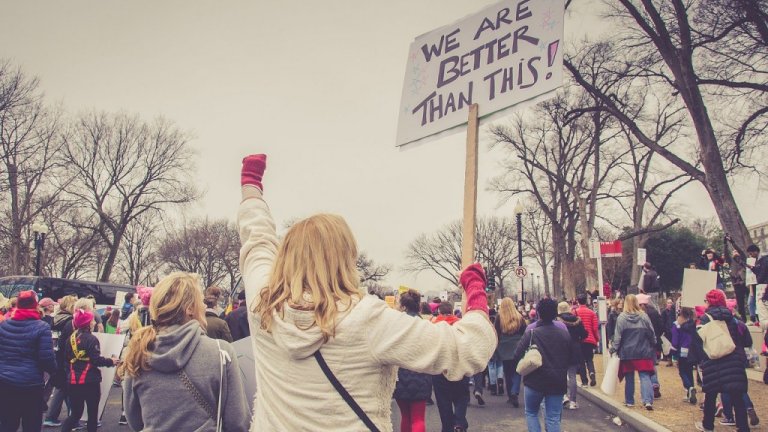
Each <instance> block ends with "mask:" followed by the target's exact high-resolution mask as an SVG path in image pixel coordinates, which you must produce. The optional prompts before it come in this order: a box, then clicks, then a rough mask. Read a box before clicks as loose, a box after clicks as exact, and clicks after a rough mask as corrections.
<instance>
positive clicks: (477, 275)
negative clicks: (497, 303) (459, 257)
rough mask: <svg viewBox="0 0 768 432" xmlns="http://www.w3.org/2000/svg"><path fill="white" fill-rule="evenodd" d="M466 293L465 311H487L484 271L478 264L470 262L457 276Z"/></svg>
mask: <svg viewBox="0 0 768 432" xmlns="http://www.w3.org/2000/svg"><path fill="white" fill-rule="evenodd" d="M459 282H460V283H461V286H462V287H464V292H466V293H467V308H466V311H467V312H469V311H471V310H481V311H484V312H485V313H488V295H487V294H486V293H485V271H484V270H483V266H481V265H480V264H477V263H475V264H472V265H471V266H469V267H467V268H465V269H464V271H463V272H461V277H460V278H459Z"/></svg>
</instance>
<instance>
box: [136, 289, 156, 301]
mask: <svg viewBox="0 0 768 432" xmlns="http://www.w3.org/2000/svg"><path fill="white" fill-rule="evenodd" d="M153 290H154V288H153V287H146V286H144V285H139V286H137V287H136V291H137V292H138V293H139V298H140V299H141V304H142V305H144V306H149V301H150V300H151V299H152V291H153Z"/></svg>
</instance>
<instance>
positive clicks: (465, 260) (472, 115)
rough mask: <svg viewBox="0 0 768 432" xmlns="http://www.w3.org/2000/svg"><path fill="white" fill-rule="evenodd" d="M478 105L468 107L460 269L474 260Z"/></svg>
mask: <svg viewBox="0 0 768 432" xmlns="http://www.w3.org/2000/svg"><path fill="white" fill-rule="evenodd" d="M477 111H478V106H477V104H472V105H470V107H469V121H468V122H467V160H466V168H465V170H464V225H463V227H462V231H461V232H462V236H461V270H464V269H465V268H467V266H469V265H471V264H472V263H473V262H474V261H475V219H476V218H477V148H478V137H477V136H478V132H479V128H480V124H479V120H478V116H477ZM466 297H467V295H466V293H465V292H464V291H463V290H462V294H461V307H462V312H464V311H465V310H466V308H467V306H466V305H467V298H466Z"/></svg>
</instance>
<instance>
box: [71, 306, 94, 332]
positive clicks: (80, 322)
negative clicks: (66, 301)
mask: <svg viewBox="0 0 768 432" xmlns="http://www.w3.org/2000/svg"><path fill="white" fill-rule="evenodd" d="M91 321H93V312H90V311H87V310H84V309H78V310H76V311H75V316H74V318H72V323H73V324H74V326H75V328H76V329H81V328H85V327H88V326H90V325H91Z"/></svg>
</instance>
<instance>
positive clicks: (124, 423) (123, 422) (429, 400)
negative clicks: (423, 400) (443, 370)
mask: <svg viewBox="0 0 768 432" xmlns="http://www.w3.org/2000/svg"><path fill="white" fill-rule="evenodd" d="M431 401H432V398H429V399H428V400H427V405H430V402H431ZM117 424H120V425H127V424H128V419H127V418H125V414H123V415H121V416H120V420H118V421H117Z"/></svg>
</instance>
